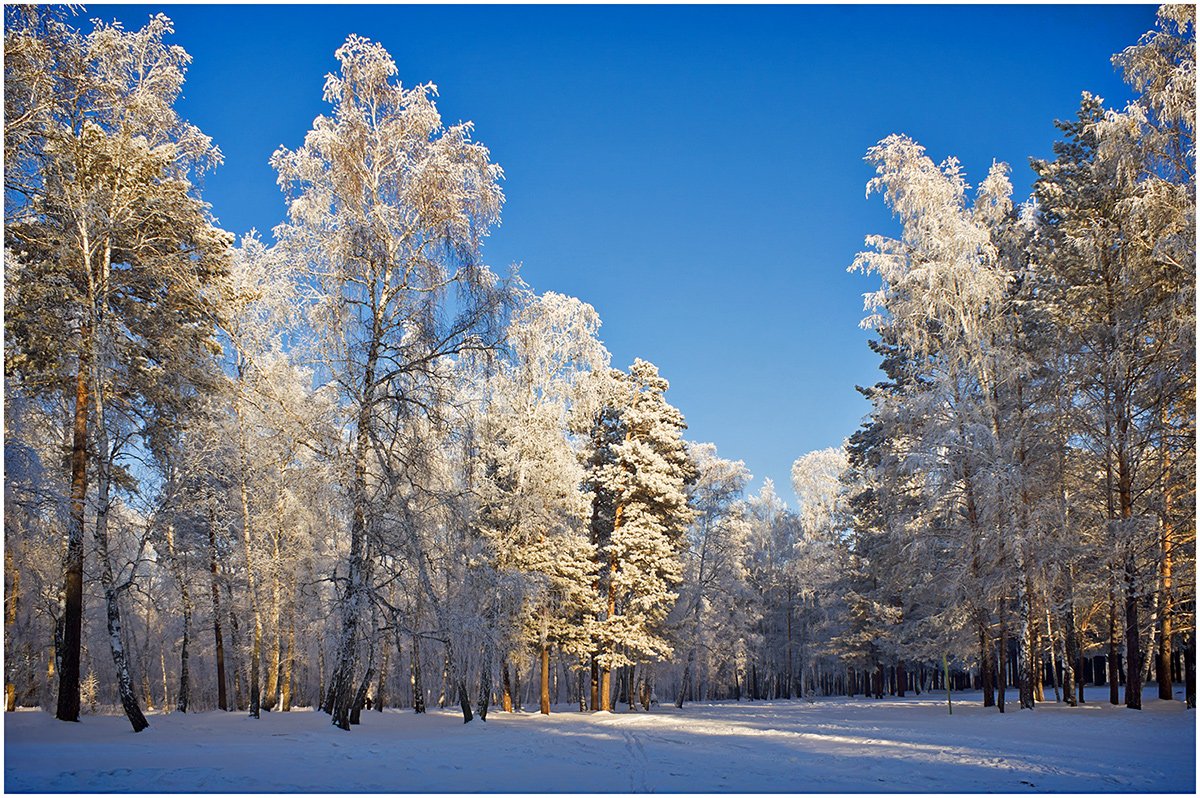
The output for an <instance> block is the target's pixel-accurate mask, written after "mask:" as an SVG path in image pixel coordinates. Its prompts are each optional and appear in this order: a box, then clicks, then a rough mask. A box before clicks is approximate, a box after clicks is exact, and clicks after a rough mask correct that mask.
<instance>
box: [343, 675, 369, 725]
mask: <svg viewBox="0 0 1200 798" xmlns="http://www.w3.org/2000/svg"><path fill="white" fill-rule="evenodd" d="M374 675H375V666H374V665H372V664H368V665H367V671H366V673H364V674H363V677H362V681H361V682H359V683H358V689H357V690H355V691H354V703H352V704H351V705H350V711H349V712H348V713H347V715H346V720H347V721H348V722H349V723H350V725H351V726H357V725H358V724H359V723H360V722H361V721H362V708H363V705H364V704H366V702H367V690H369V689H370V687H371V677H373V676H374Z"/></svg>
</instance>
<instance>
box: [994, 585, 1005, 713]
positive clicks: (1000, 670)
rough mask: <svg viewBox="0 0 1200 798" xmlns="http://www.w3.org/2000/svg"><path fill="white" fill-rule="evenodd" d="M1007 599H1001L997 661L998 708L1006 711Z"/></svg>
mask: <svg viewBox="0 0 1200 798" xmlns="http://www.w3.org/2000/svg"><path fill="white" fill-rule="evenodd" d="M1005 603H1006V602H1005V601H1004V599H1001V600H1000V646H999V656H998V658H997V662H996V675H997V677H998V681H997V683H996V709H998V710H1000V711H1001V712H1003V711H1004V693H1005V691H1006V689H1007V687H1008V619H1007V617H1006V616H1005V609H1006V608H1005V606H1004V605H1005Z"/></svg>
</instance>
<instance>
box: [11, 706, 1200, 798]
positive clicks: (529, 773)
mask: <svg viewBox="0 0 1200 798" xmlns="http://www.w3.org/2000/svg"><path fill="white" fill-rule="evenodd" d="M978 698H979V696H978V694H971V693H963V694H955V706H954V714H953V715H949V716H948V715H947V714H946V704H945V697H944V696H939V695H931V694H925V695H922V696H920V697H913V696H910V697H908V698H903V699H897V698H888V699H884V700H882V701H873V700H869V699H863V698H856V699H818V700H817V701H815V702H813V703H809V702H807V701H775V702H769V701H768V702H763V701H756V702H753V703H751V702H740V703H738V702H719V703H713V704H688V705H687V706H686V707H685V708H684V709H683V710H682V711H679V710H676V709H675V708H674V706H663V707H656V708H655V709H654V711H653V712H651V713H648V714H647V713H642V712H639V713H636V714H635V713H595V714H591V713H578V712H572V711H570V707H568V706H566V705H560V706H559V707H557V709H559V710H560V711H559V712H556V713H555V714H553V715H551V716H549V717H544V716H541V715H538V714H537V713H519V714H506V713H503V712H497V711H495V710H493V712H492V713H491V714H489V716H488V721H487V723H486V724H485V723H480V722H479V721H478V720H476V721H475V722H472V723H470V724H468V725H464V724H463V723H462V717H461V716H460V715H458V714H457V713H456V712H452V711H450V710H437V711H432V712H430V713H428V714H427V715H425V716H418V715H414V714H412V713H411V712H407V711H405V712H400V711H390V710H389V711H387V712H385V713H382V714H380V713H376V712H364V713H363V723H362V725H361V726H358V727H355V728H354V729H353V730H352V731H350V732H343V731H340V730H338V729H336V728H333V727H332V726H331V725H330V724H329V719H328V717H327V716H325V715H323V714H321V713H317V712H291V713H287V714H284V713H280V712H272V713H263V716H262V718H261V719H260V720H257V721H256V720H252V719H250V718H248V717H245V716H244V715H243V714H242V713H221V712H208V713H201V714H189V715H181V714H178V713H175V714H171V715H151V716H150V719H151V724H152V726H151V728H150V729H149V730H147V731H145V732H142V733H141V734H137V735H135V734H133V732H132V731H130V728H129V724H128V723H127V722H126V720H125V719H124V718H123V717H117V716H96V717H85V718H84V720H83V722H82V723H79V724H68V723H60V722H58V721H55V720H54V719H53V718H52V717H51V716H50V715H48V714H45V713H41V712H20V713H7V714H6V715H5V723H4V730H5V739H4V753H5V762H4V789H5V792H78V791H87V792H96V791H101V792H131V791H133V792H177V791H188V792H278V791H282V792H473V791H489V792H497V791H500V792H616V793H625V792H649V791H655V792H920V793H926V792H929V793H932V792H985V791H986V792H1002V793H1005V792H1008V793H1022V792H1087V793H1095V792H1183V793H1192V792H1194V790H1195V785H1196V760H1195V744H1196V728H1195V713H1194V712H1191V711H1188V710H1187V709H1185V708H1184V706H1183V704H1182V703H1181V702H1179V701H1174V702H1163V701H1159V700H1157V699H1156V698H1155V697H1154V696H1153V695H1152V694H1151V693H1150V692H1147V694H1146V699H1145V703H1144V706H1145V709H1144V710H1143V711H1141V712H1137V711H1133V710H1127V709H1125V708H1123V707H1113V706H1110V705H1109V704H1108V703H1107V691H1106V689H1105V688H1102V687H1101V688H1089V689H1088V695H1087V698H1088V701H1089V702H1090V703H1088V704H1087V705H1084V706H1082V707H1078V708H1075V709H1071V708H1069V707H1066V706H1064V705H1055V704H1053V703H1044V704H1040V705H1039V706H1038V708H1037V709H1036V710H1034V711H1033V712H1019V711H1016V710H1015V709H1014V710H1013V711H1011V712H1009V713H1006V714H1004V715H1000V714H998V713H996V711H995V710H994V709H988V710H985V709H983V707H982V706H980V705H979V701H978Z"/></svg>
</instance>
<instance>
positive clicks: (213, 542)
mask: <svg viewBox="0 0 1200 798" xmlns="http://www.w3.org/2000/svg"><path fill="white" fill-rule="evenodd" d="M208 557H209V560H208V567H209V574H210V576H211V577H212V608H213V641H214V643H215V645H216V653H217V707H218V708H219V709H220V710H221V711H222V712H224V711H227V710H228V709H229V700H228V698H226V695H225V641H224V639H223V638H222V636H221V591H220V588H219V586H218V585H219V582H220V579H219V576H218V572H217V529H216V519H215V517H214V514H213V511H212V510H211V509H210V510H209V513H208Z"/></svg>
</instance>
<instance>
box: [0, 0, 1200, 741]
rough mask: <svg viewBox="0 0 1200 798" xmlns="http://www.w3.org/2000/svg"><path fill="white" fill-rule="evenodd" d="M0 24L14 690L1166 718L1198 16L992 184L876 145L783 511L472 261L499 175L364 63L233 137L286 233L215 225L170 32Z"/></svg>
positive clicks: (1189, 681)
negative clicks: (853, 332)
mask: <svg viewBox="0 0 1200 798" xmlns="http://www.w3.org/2000/svg"><path fill="white" fill-rule="evenodd" d="M4 15H5V33H4V191H5V214H4V318H5V321H4V396H5V398H4V470H5V476H4V579H5V582H4V667H5V694H6V704H7V710H8V711H10V712H11V711H14V710H16V709H18V708H21V707H41V708H42V709H44V710H45V711H46V712H49V713H52V714H53V715H54V716H55V717H56V718H58V719H59V720H62V721H79V720H80V719H81V717H82V718H85V719H86V716H88V715H90V714H97V713H104V712H106V711H122V710H123V712H124V714H125V716H126V717H127V718H128V720H129V723H130V724H131V725H132V727H133V730H134V731H140V730H142V729H144V728H146V727H147V726H148V725H149V724H150V722H151V721H152V720H153V719H154V715H153V713H154V712H172V713H188V712H207V711H211V710H214V709H220V710H227V711H229V712H231V713H232V712H238V713H248V714H249V715H250V716H252V717H256V718H257V717H260V716H261V714H262V713H267V712H289V711H291V710H293V709H298V708H301V707H304V708H307V707H312V708H316V709H319V710H320V711H323V712H325V713H327V714H328V715H329V716H330V719H331V722H332V723H333V724H334V725H336V726H337V727H339V728H340V729H344V730H350V731H351V733H352V734H353V733H354V727H355V726H356V725H361V724H362V720H363V713H364V712H370V711H382V710H384V709H385V708H389V709H396V708H400V709H403V710H406V711H410V712H414V713H418V714H420V713H425V712H426V710H427V709H432V708H435V707H454V708H458V709H460V710H461V714H462V718H463V720H464V721H466V722H478V721H485V720H486V719H487V717H488V713H489V712H514V711H521V710H527V711H532V710H533V709H534V707H536V708H537V711H539V712H540V713H545V714H550V713H551V711H552V710H553V711H555V712H562V711H564V710H572V711H574V710H577V711H579V712H590V711H599V712H605V711H609V712H618V711H620V712H653V711H655V710H656V708H657V706H656V705H668V704H674V705H675V706H677V707H684V706H685V704H686V703H688V702H697V701H714V700H734V701H756V700H760V699H772V700H781V699H793V698H807V699H810V700H819V699H820V698H821V697H826V696H854V695H866V696H872V697H874V698H878V699H884V698H885V696H905V695H906V693H914V692H915V693H924V692H930V691H943V692H945V693H949V692H950V691H970V692H971V694H972V700H976V699H978V698H979V697H980V696H981V700H982V704H983V705H984V706H986V707H995V709H996V711H997V712H1005V711H1006V710H1008V711H1013V710H1035V708H1036V707H1037V706H1038V704H1039V703H1040V702H1049V701H1053V702H1060V703H1063V704H1069V705H1070V706H1072V707H1074V706H1076V704H1078V703H1079V702H1081V701H1082V700H1083V695H1084V692H1083V688H1084V686H1085V685H1106V686H1107V688H1108V691H1109V700H1110V702H1111V703H1112V704H1120V703H1123V704H1124V705H1125V706H1126V707H1128V708H1130V709H1133V710H1137V709H1141V708H1142V696H1143V689H1142V688H1143V685H1151V684H1156V685H1157V695H1158V698H1159V699H1160V700H1164V701H1171V700H1177V699H1176V698H1175V696H1176V693H1175V688H1176V685H1182V693H1181V695H1182V696H1183V698H1184V700H1185V701H1186V705H1187V706H1188V707H1194V706H1195V656H1196V639H1195V635H1196V624H1195V613H1196V591H1195V588H1196V570H1195V564H1196V556H1195V553H1196V551H1195V544H1196V535H1195V528H1196V517H1195V508H1196V495H1195V484H1196V457H1195V442H1196V427H1195V425H1196V414H1195V408H1196V360H1195V353H1196V339H1195V330H1196V318H1195V296H1196V283H1195V278H1196V246H1195V245H1196V205H1195V202H1196V182H1195V164H1196V152H1195V139H1194V135H1195V98H1196V84H1195V77H1196V55H1195V7H1194V6H1191V5H1169V6H1163V7H1162V8H1161V9H1160V10H1159V12H1158V22H1157V26H1156V27H1155V29H1153V30H1151V31H1148V32H1146V33H1145V35H1143V36H1142V37H1141V38H1140V39H1139V40H1138V41H1136V42H1131V43H1130V45H1129V46H1128V47H1127V48H1126V49H1125V50H1123V51H1122V52H1119V53H1117V54H1115V55H1114V56H1113V63H1114V65H1115V68H1116V69H1118V70H1119V71H1120V72H1121V74H1123V76H1124V78H1125V80H1126V81H1127V82H1128V84H1129V85H1130V87H1131V88H1132V89H1133V91H1134V92H1135V97H1136V98H1135V99H1134V100H1133V101H1132V102H1131V103H1129V104H1128V105H1127V106H1126V107H1123V108H1111V107H1108V106H1106V104H1105V102H1104V100H1103V99H1101V98H1100V97H1097V96H1093V95H1091V94H1088V93H1086V92H1084V93H1083V94H1082V98H1081V100H1080V103H1079V107H1078V111H1077V114H1076V115H1075V116H1074V117H1073V118H1070V119H1067V120H1063V121H1058V122H1056V126H1057V129H1058V130H1059V131H1060V134H1059V135H1060V138H1059V140H1058V141H1056V142H1055V143H1054V145H1053V152H1054V158H1053V159H1047V160H1038V159H1033V160H1031V163H1030V166H1031V167H1032V169H1033V171H1034V173H1035V174H1036V179H1035V181H1034V183H1033V192H1032V195H1031V196H1029V197H1027V198H1020V197H1014V196H1013V193H1014V192H1013V187H1012V183H1011V181H1010V174H1011V171H1010V169H1011V168H1010V166H1009V165H1008V164H1004V163H994V165H993V166H992V168H991V170H990V172H989V173H988V174H987V175H985V176H983V177H982V179H981V180H979V182H978V186H977V187H975V188H973V187H972V186H971V185H970V184H969V183H968V176H967V175H966V174H965V173H964V170H963V169H962V167H961V166H960V164H959V162H958V161H957V160H956V159H954V158H953V157H949V158H946V159H945V160H941V161H940V162H938V161H935V160H934V158H933V157H932V156H930V155H929V154H927V153H926V150H925V149H924V148H923V147H922V146H921V145H920V144H919V143H917V142H916V141H914V140H912V139H911V138H909V137H907V136H904V135H900V134H897V135H892V136H888V137H887V138H885V139H883V140H881V141H879V142H878V144H876V145H875V146H873V147H871V148H870V150H869V151H867V153H866V160H867V163H868V164H869V165H870V166H871V167H872V168H873V169H874V171H875V177H874V178H873V179H871V180H870V182H869V183H868V184H867V185H866V187H865V188H866V192H867V194H868V195H869V196H873V195H875V194H879V195H881V197H880V198H879V199H881V201H882V202H883V203H884V204H886V206H887V208H888V209H889V210H890V211H891V212H892V213H893V214H894V217H895V220H896V223H897V227H896V231H893V232H895V233H896V236H897V237H890V236H885V235H879V236H872V237H870V238H869V239H868V240H867V241H866V242H865V244H864V249H863V251H862V252H860V253H858V254H857V255H855V254H854V253H852V252H851V253H847V257H846V261H845V262H844V263H841V264H828V268H831V269H837V268H844V267H847V266H848V267H849V268H850V269H852V270H855V271H860V272H863V273H865V274H867V275H870V276H871V277H870V279H871V280H873V281H876V285H877V289H876V290H874V291H873V292H872V293H871V294H869V295H868V297H867V307H866V311H865V312H866V313H867V314H868V315H867V317H866V318H865V319H864V321H863V326H864V327H866V328H867V329H869V330H870V331H871V334H872V342H871V348H872V350H873V351H874V352H875V353H876V354H877V355H878V358H879V363H880V369H881V372H882V377H881V380H880V381H879V382H878V383H877V384H874V385H871V386H864V387H861V388H859V391H860V392H861V393H862V394H863V395H864V396H865V397H866V398H867V399H868V400H869V402H870V408H871V409H870V412H869V414H868V415H867V417H866V418H865V419H864V421H863V424H862V426H861V427H860V428H859V429H858V430H857V431H856V432H854V434H853V435H851V436H850V437H849V438H848V439H847V440H846V442H845V444H844V445H843V446H842V447H840V448H837V447H835V448H830V449H823V450H818V451H813V452H809V453H802V454H800V456H798V457H797V459H796V460H795V463H794V465H793V467H792V483H793V484H792V485H791V486H790V487H791V488H792V489H794V490H795V493H796V495H797V497H798V498H799V505H798V509H797V510H792V509H789V507H788V505H787V504H786V503H785V502H784V500H783V499H781V498H780V496H779V495H778V494H777V492H776V487H775V486H774V485H773V484H772V483H771V481H770V480H767V481H766V483H765V484H764V485H763V486H762V488H761V490H758V491H757V492H751V491H750V489H749V485H750V483H751V480H752V478H751V475H750V473H749V471H748V469H747V467H746V466H745V464H744V463H743V462H742V461H739V460H735V459H729V456H730V455H731V454H732V453H718V452H717V449H716V447H715V446H714V445H713V444H710V443H703V442H697V441H691V440H689V439H688V438H687V437H686V431H687V425H686V422H685V412H686V408H677V407H675V406H674V405H672V404H671V401H670V399H669V398H668V393H669V391H668V387H669V383H668V378H669V377H670V367H669V364H662V366H663V368H662V369H661V370H660V368H659V366H656V365H655V364H653V363H650V362H648V361H647V360H643V359H636V360H634V362H633V363H632V364H629V365H627V366H625V367H624V368H621V367H617V366H614V364H613V363H612V362H611V361H612V358H611V357H610V354H609V352H608V350H607V349H606V348H605V346H604V344H603V343H602V340H601V337H600V328H601V320H600V318H599V315H598V314H597V312H596V310H595V309H594V308H593V306H591V305H589V304H588V303H587V302H586V301H585V300H584V299H581V298H575V297H571V296H566V295H563V294H560V293H555V292H549V291H547V292H542V293H539V292H538V291H537V290H536V288H535V287H533V286H531V285H528V284H527V283H525V282H524V281H523V280H522V279H521V277H520V275H519V274H518V273H517V272H516V270H513V269H509V270H505V269H499V268H496V267H494V266H493V265H489V264H488V263H487V261H486V258H485V246H484V245H485V242H486V239H487V237H488V235H489V232H490V231H491V230H493V229H494V228H495V226H496V225H497V224H498V223H499V220H500V216H501V211H502V208H503V206H504V202H505V195H504V189H503V187H502V183H503V182H504V181H506V180H509V179H511V180H512V181H513V182H516V181H519V180H520V179H521V177H520V175H519V174H514V175H511V176H508V175H506V174H505V173H504V171H503V170H502V169H501V167H500V165H498V164H497V163H495V162H494V161H493V159H492V155H491V153H490V152H489V150H488V148H487V147H486V146H485V145H484V144H483V143H482V142H480V141H479V140H477V139H476V137H475V131H474V128H473V126H472V125H471V124H470V123H469V122H460V123H457V124H448V123H447V122H445V121H444V120H443V118H442V116H441V114H440V113H439V110H438V107H437V104H436V103H435V97H436V95H437V89H436V87H435V86H433V85H432V84H417V85H407V84H405V83H403V82H402V80H401V77H400V76H399V75H398V74H397V66H396V63H395V61H394V60H393V58H392V56H391V55H389V53H388V52H387V51H386V50H385V49H384V48H383V47H382V46H381V45H380V44H378V43H376V42H373V41H370V40H367V39H365V38H362V37H359V36H356V35H351V36H350V37H349V38H347V39H346V40H345V43H344V44H343V45H342V46H341V48H340V49H338V50H337V53H336V59H337V62H338V64H339V67H338V69H337V71H336V72H334V73H333V74H330V75H328V76H327V78H326V79H325V82H324V86H323V87H322V92H323V94H322V96H323V98H324V101H325V102H326V103H327V106H328V110H327V112H326V113H325V114H324V115H322V116H319V117H317V118H316V119H315V120H313V122H312V126H311V128H310V129H309V130H308V131H306V132H305V131H299V130H298V131H296V140H297V141H302V143H300V144H299V145H298V146H296V147H295V148H294V149H289V148H287V147H281V148H280V149H278V150H277V151H276V152H275V153H274V155H273V156H272V158H271V161H270V165H271V167H272V168H273V170H274V172H275V174H276V176H277V181H278V185H279V188H280V191H281V192H282V194H283V196H284V198H285V199H286V202H287V215H286V218H283V219H281V220H280V221H279V224H278V226H276V227H275V228H274V229H273V230H272V231H271V232H270V234H269V235H262V234H259V233H257V232H254V231H250V232H248V233H245V234H244V235H240V236H235V235H234V234H233V233H232V232H229V231H226V230H224V229H221V228H220V227H219V226H218V225H217V223H216V221H215V218H214V215H213V212H212V208H211V207H210V206H209V205H208V204H207V203H206V202H205V201H204V199H203V198H202V188H203V178H204V175H205V174H206V173H207V172H208V171H209V170H212V169H216V168H219V166H220V164H221V160H222V156H221V152H220V149H219V144H220V142H216V141H214V140H213V139H211V138H210V137H209V136H207V135H206V134H205V133H204V132H203V131H201V130H200V129H198V128H197V127H195V126H194V125H192V124H190V123H189V122H188V121H186V120H185V119H183V118H182V117H181V115H180V113H179V112H178V110H177V109H176V101H177V100H178V98H179V96H180V94H181V92H182V91H183V87H184V80H185V75H186V73H187V69H188V65H189V63H190V60H191V59H190V56H189V55H188V54H187V53H186V52H185V51H184V50H183V49H182V48H181V47H179V46H178V45H174V44H172V43H171V36H172V35H173V33H174V30H173V24H172V22H171V20H170V19H168V18H167V17H166V16H164V15H162V14H159V15H156V16H153V17H151V18H150V19H149V21H148V23H147V24H146V25H145V26H144V27H142V28H141V29H138V30H127V29H125V28H123V27H122V26H121V25H119V24H115V23H113V24H110V23H105V22H102V21H96V22H94V23H90V25H85V24H83V23H82V22H81V20H80V19H79V18H78V17H75V16H73V15H72V14H71V13H70V11H69V10H68V9H66V8H65V7H56V6H15V5H8V6H6V7H5V9H4ZM250 79H252V78H250ZM312 89H313V91H314V92H315V91H316V89H317V87H316V86H315V85H314V86H313V87H312ZM301 134H303V138H302V140H301V138H300V136H301ZM1020 168H1024V165H1021V167H1020ZM974 179H978V178H974ZM873 201H879V200H873ZM620 365H621V366H624V364H620ZM118 706H119V707H120V710H117V709H115V708H116V707H118ZM1072 711H1074V710H1072ZM148 714H150V719H149V720H148V719H147V715H148ZM456 722H457V721H456ZM489 725H492V724H489Z"/></svg>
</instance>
